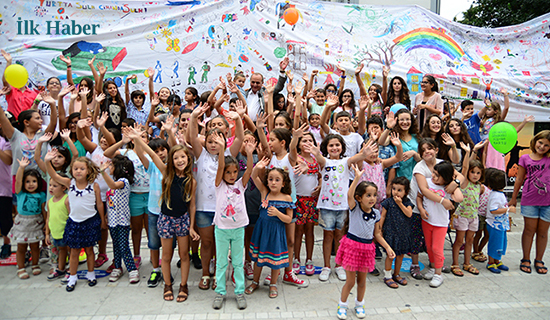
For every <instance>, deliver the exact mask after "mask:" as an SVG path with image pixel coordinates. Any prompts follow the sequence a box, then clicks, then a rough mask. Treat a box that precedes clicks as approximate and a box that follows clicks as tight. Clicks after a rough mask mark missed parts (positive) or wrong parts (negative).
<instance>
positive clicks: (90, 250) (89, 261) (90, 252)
mask: <svg viewBox="0 0 550 320" xmlns="http://www.w3.org/2000/svg"><path fill="white" fill-rule="evenodd" d="M84 251H86V265H87V267H88V271H89V272H93V271H94V261H95V259H94V247H87V248H84ZM76 261H77V263H78V258H77V259H76Z"/></svg>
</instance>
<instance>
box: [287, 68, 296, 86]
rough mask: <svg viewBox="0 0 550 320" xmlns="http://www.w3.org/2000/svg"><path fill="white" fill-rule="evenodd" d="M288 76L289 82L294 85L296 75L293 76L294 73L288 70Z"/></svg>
mask: <svg viewBox="0 0 550 320" xmlns="http://www.w3.org/2000/svg"><path fill="white" fill-rule="evenodd" d="M286 76H287V78H288V81H289V82H290V83H292V81H294V75H293V74H292V72H291V71H290V70H286Z"/></svg>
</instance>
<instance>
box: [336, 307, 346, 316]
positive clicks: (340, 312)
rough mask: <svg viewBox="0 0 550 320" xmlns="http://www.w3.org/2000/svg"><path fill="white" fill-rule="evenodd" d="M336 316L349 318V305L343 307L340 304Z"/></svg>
mask: <svg viewBox="0 0 550 320" xmlns="http://www.w3.org/2000/svg"><path fill="white" fill-rule="evenodd" d="M336 316H337V317H338V319H347V318H348V308H347V307H342V306H340V305H339V306H338V311H337V312H336Z"/></svg>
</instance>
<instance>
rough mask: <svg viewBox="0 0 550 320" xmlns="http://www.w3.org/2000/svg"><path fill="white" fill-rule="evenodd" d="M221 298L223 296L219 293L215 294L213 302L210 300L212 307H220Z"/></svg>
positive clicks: (221, 303)
mask: <svg viewBox="0 0 550 320" xmlns="http://www.w3.org/2000/svg"><path fill="white" fill-rule="evenodd" d="M223 300H225V296H224V295H221V294H219V293H218V294H216V297H215V298H214V302H212V308H214V309H216V310H218V309H221V308H222V306H223Z"/></svg>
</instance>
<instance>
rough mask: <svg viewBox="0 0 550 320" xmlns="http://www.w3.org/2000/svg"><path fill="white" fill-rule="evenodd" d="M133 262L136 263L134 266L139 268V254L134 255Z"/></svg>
mask: <svg viewBox="0 0 550 320" xmlns="http://www.w3.org/2000/svg"><path fill="white" fill-rule="evenodd" d="M134 262H135V264H136V268H137V269H139V267H141V257H140V256H135V257H134Z"/></svg>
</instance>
